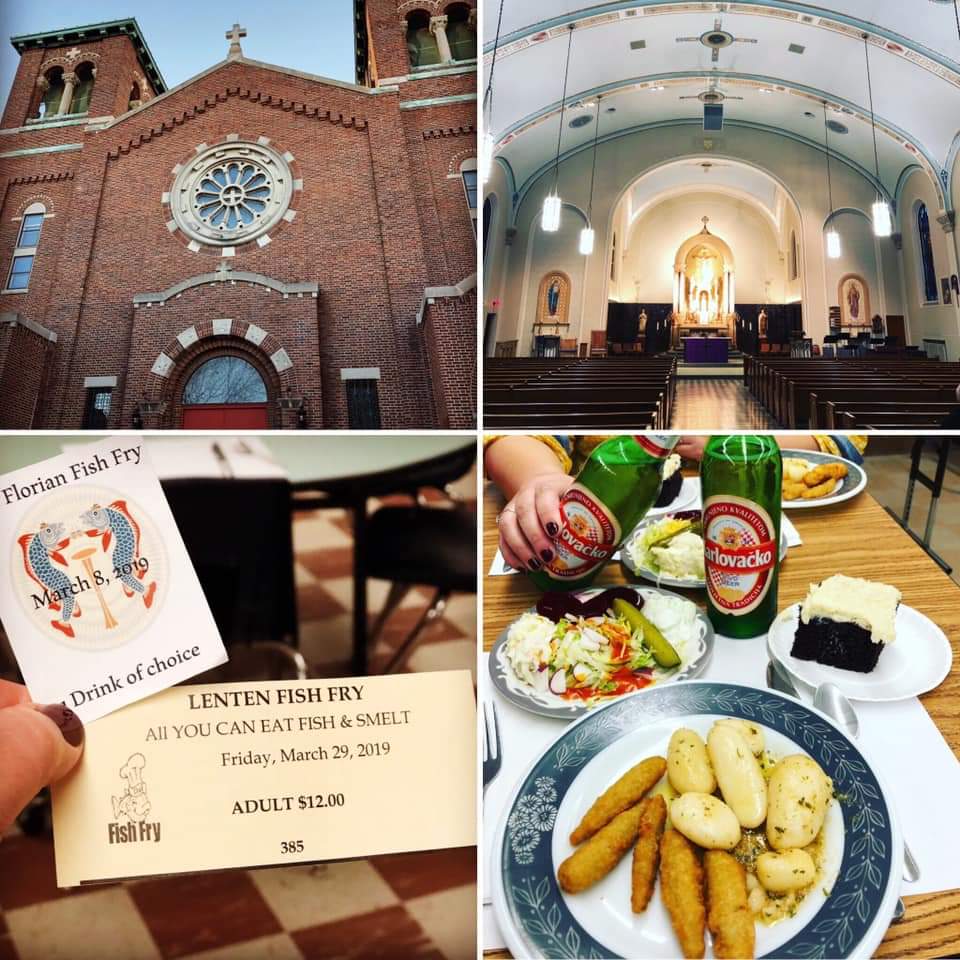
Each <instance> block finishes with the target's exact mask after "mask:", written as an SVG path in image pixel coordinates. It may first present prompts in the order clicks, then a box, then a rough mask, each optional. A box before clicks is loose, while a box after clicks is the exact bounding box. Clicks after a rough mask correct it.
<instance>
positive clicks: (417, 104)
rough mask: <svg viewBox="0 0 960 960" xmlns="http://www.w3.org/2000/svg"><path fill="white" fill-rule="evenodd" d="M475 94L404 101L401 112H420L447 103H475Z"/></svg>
mask: <svg viewBox="0 0 960 960" xmlns="http://www.w3.org/2000/svg"><path fill="white" fill-rule="evenodd" d="M476 99H477V95H476V94H475V93H455V94H452V95H451V96H449V97H428V98H427V99H426V100H404V101H403V102H402V103H401V104H400V109H401V110H420V109H422V108H423V107H440V106H443V104H445V103H469V102H471V101H475V100H476Z"/></svg>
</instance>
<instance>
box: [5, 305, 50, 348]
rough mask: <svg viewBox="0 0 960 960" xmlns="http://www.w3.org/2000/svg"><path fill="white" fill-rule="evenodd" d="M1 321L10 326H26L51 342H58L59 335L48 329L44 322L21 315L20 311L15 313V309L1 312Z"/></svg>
mask: <svg viewBox="0 0 960 960" xmlns="http://www.w3.org/2000/svg"><path fill="white" fill-rule="evenodd" d="M0 323H5V324H6V325H7V326H9V327H26V329H27V330H29V331H30V332H31V333H35V334H36V335H37V336H38V337H43V339H44V340H49V341H50V342H51V343H56V342H57V335H56V334H55V333H54V332H53V331H52V330H48V329H47V328H46V327H45V326H43V325H42V324H40V323H37V321H36V320H30V319H28V318H27V317H22V316H20V314H19V313H14V311H13V310H4V311H2V312H0Z"/></svg>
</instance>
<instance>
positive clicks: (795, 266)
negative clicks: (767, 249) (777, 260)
mask: <svg viewBox="0 0 960 960" xmlns="http://www.w3.org/2000/svg"><path fill="white" fill-rule="evenodd" d="M799 276H800V258H799V256H798V254H797V234H796V232H795V231H793V230H791V231H790V278H789V279H791V280H796V279H797V277H799Z"/></svg>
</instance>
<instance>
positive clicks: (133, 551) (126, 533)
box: [80, 500, 157, 608]
mask: <svg viewBox="0 0 960 960" xmlns="http://www.w3.org/2000/svg"><path fill="white" fill-rule="evenodd" d="M80 519H81V520H82V521H83V522H84V523H85V524H87V525H88V526H89V527H90V528H91V529H89V530H87V536H88V537H100V542H101V544H102V546H103V549H104V551H106V550H107V548H108V547H109V546H110V543H111V542H112V541H113V540H116V544H115V545H114V548H113V566H114V568H116V569H117V570H124V569H125V568H126V569H132V570H133V571H134V572H133V573H120V574H119V577H120V580H121V582H122V583H123V592H124V593H125V594H126V595H127V596H128V597H132V596H134V595H135V594H140V595H141V597H142V598H143V605H144V606H145V607H147V608H149V607H151V606H152V605H153V597H154V594H155V593H156V591H157V583H156V581H155V580H154V581H153V582H152V583H151V584H150V586H149V587H145V586H144V585H143V584H142V583H141V582H140V580H141V579H143V575H144V574H145V573H146V571H145V570H143V569H141V568H140V567H139V566H134V564H135V562H136V561H138V560H139V559H140V527H139V525H138V524H137V521H136V520H134V519H133V516H132V514H131V513H130V510H129V508H128V507H127V504H126V502H125V501H124V500H114V502H113V503H111V504H110V505H109V506H106V507H101V506H100V504H98V503H95V504H94V505H93V506H92V507H91V508H90V509H89V510H87V511H85V512H84V513H82V514H80Z"/></svg>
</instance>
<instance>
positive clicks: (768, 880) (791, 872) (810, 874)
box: [757, 850, 817, 893]
mask: <svg viewBox="0 0 960 960" xmlns="http://www.w3.org/2000/svg"><path fill="white" fill-rule="evenodd" d="M816 875H817V868H816V866H814V863H813V858H812V857H811V856H810V854H809V853H807V851H806V850H785V851H783V853H769V852H767V853H761V854H760V856H759V857H757V878H758V879H759V881H760V883H761V884H763V888H764V890H769V891H770V893H787V892H788V891H790V890H799V889H801V887H809V886H810V884H811V883H813V881H814V878H815V877H816Z"/></svg>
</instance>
